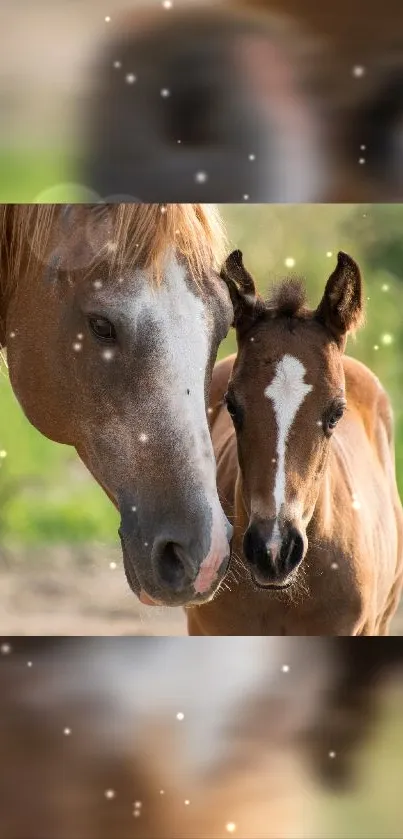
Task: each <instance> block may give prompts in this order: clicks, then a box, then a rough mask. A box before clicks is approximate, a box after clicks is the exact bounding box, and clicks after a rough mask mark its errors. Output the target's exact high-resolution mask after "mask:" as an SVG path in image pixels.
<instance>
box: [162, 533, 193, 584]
mask: <svg viewBox="0 0 403 839" xmlns="http://www.w3.org/2000/svg"><path fill="white" fill-rule="evenodd" d="M158 573H159V576H160V578H161V581H162V582H163V583H164V584H165V585H167V586H169V587H170V588H173V589H181V588H182V587H183V585H184V583H185V582H186V578H187V576H188V572H187V569H186V566H185V563H184V562H183V560H182V559H181V557H180V555H179V549H178V547H177V545H175V544H174V542H167V543H166V544H165V545H164V547H163V548H162V550H161V552H160V554H159V556H158Z"/></svg>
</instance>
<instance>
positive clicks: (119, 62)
mask: <svg viewBox="0 0 403 839" xmlns="http://www.w3.org/2000/svg"><path fill="white" fill-rule="evenodd" d="M113 66H114V68H115V70H120V68H121V66H122V62H121V61H114V62H113Z"/></svg>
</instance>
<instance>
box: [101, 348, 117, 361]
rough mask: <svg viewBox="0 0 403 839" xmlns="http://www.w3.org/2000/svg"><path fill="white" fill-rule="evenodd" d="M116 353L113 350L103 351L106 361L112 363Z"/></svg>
mask: <svg viewBox="0 0 403 839" xmlns="http://www.w3.org/2000/svg"><path fill="white" fill-rule="evenodd" d="M114 355H115V353H114V351H113V350H103V351H102V358H103V359H104V361H111V360H112V358H113V357H114Z"/></svg>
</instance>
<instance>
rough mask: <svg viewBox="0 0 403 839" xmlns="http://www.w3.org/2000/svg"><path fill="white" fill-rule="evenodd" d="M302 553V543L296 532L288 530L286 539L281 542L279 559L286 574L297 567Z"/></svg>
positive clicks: (299, 535)
mask: <svg viewBox="0 0 403 839" xmlns="http://www.w3.org/2000/svg"><path fill="white" fill-rule="evenodd" d="M303 553H304V541H303V538H302V536H301V534H300V533H299V532H298V530H295V529H294V528H292V529H290V530H289V532H288V534H287V537H286V538H285V539H284V540H283V543H282V545H281V550H280V559H281V562H282V563H283V565H284V568H285V571H286V573H288V574H289V573H290V572H291V571H293V570H294V568H296V567H297V565H299V563H300V562H301V559H302V557H303Z"/></svg>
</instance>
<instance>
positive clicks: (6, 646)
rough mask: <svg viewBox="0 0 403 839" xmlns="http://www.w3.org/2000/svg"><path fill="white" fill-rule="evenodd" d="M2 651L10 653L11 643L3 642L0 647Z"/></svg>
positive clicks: (4, 653)
mask: <svg viewBox="0 0 403 839" xmlns="http://www.w3.org/2000/svg"><path fill="white" fill-rule="evenodd" d="M0 653H1V654H2V655H9V653H11V644H2V645H1V647H0Z"/></svg>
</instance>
